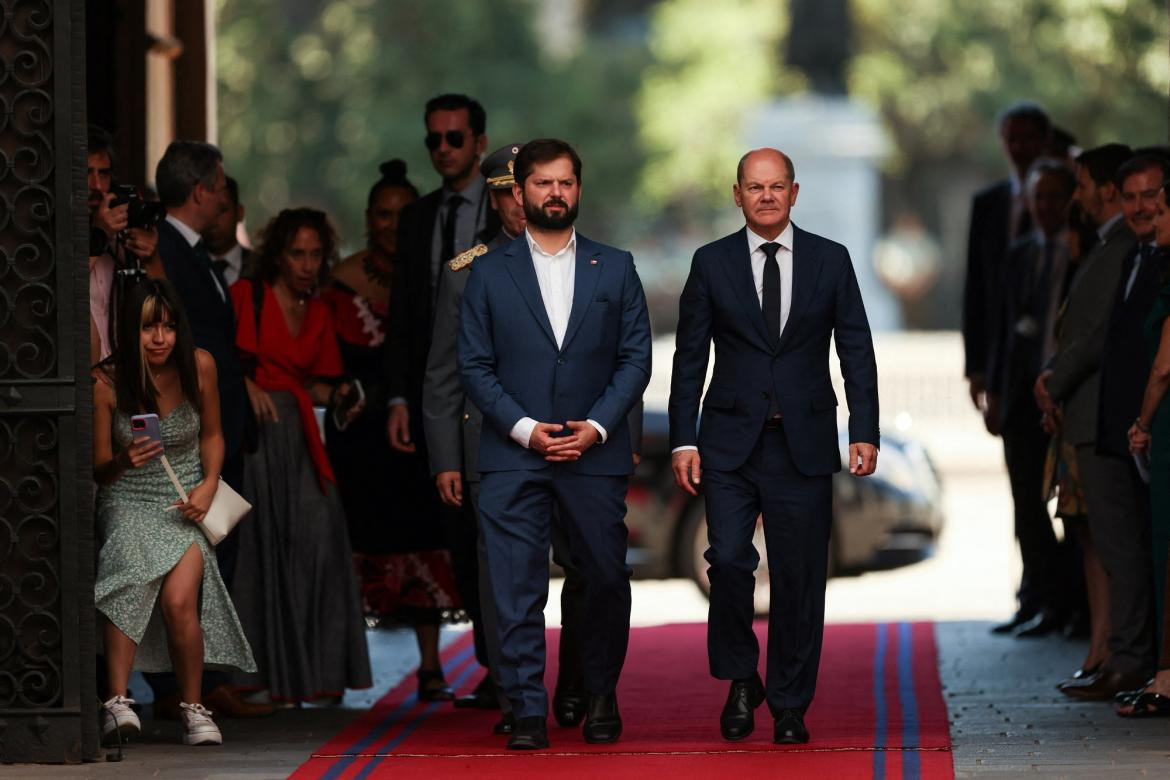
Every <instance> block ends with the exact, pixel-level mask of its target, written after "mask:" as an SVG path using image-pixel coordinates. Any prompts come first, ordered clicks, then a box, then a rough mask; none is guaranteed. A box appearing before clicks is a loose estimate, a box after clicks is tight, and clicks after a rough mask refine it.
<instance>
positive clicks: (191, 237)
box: [167, 214, 203, 246]
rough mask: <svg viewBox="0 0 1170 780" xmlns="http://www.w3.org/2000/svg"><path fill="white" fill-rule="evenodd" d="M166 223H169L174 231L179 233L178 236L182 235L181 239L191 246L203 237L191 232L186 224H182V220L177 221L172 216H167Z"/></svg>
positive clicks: (177, 219) (176, 218)
mask: <svg viewBox="0 0 1170 780" xmlns="http://www.w3.org/2000/svg"><path fill="white" fill-rule="evenodd" d="M167 222H170V223H171V225H172V226H174V228H175V230H177V231H179V234H180V235H182V236H183V238H185V239H186V240H187V243H188V244H190V245H191V246H195V245H196V244H198V243H199V242H200V241H202V240H203V237H202V236H200V235H199V233H197V232H196V231H194V230H192V229H191V228H190V227H189V226H188V225H187V223H185V222H183V220H181V219H179V218H178V217H176V216H175V215H174V214H167Z"/></svg>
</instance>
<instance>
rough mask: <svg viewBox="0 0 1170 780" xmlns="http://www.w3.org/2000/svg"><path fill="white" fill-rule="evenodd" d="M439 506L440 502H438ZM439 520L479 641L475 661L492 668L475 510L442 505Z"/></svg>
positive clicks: (458, 587)
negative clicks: (485, 621)
mask: <svg viewBox="0 0 1170 780" xmlns="http://www.w3.org/2000/svg"><path fill="white" fill-rule="evenodd" d="M436 503H437V502H436ZM438 506H439V509H438V513H439V517H440V519H441V521H442V525H443V540H444V541H445V542H446V546H447V551H448V552H449V553H450V555H451V570H452V573H453V574H454V575H455V589H456V590H457V591H459V601H460V603H462V605H463V609H464V611H466V612H467V616H468V617H469V618H470V619H471V635H472V638H473V639H474V641H475V660H476V661H478V662H479V665H480V666H482V667H484V668H485V669H488V668H490V667H491V658H490V655H489V653H488V648H487V638H486V637H485V635H484V626H483V615H482V614H481V611H480V607H481V599H480V593H479V582H480V573H479V542H478V541H477V540H478V539H479V532H478V529H477V526H478V520H477V519H476V514H475V510H473V509H472V508H471V507H469V506H467V505H466V504H464V505H463V506H461V507H450V506H447V505H446V504H439V505H438Z"/></svg>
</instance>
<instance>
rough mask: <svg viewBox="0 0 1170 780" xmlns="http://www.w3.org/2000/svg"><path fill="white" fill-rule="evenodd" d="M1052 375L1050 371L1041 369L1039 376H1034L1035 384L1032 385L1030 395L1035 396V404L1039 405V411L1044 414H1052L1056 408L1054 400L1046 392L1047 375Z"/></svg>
mask: <svg viewBox="0 0 1170 780" xmlns="http://www.w3.org/2000/svg"><path fill="white" fill-rule="evenodd" d="M1050 376H1052V372H1051V371H1043V372H1041V374H1040V376H1038V377H1036V384H1034V385H1032V395H1033V396H1035V398H1036V405H1037V406H1039V407H1040V411H1042V412H1044V413H1045V414H1052V413H1053V410H1054V409H1056V402H1055V401H1053V400H1052V394H1051V393H1049V392H1048V377H1050Z"/></svg>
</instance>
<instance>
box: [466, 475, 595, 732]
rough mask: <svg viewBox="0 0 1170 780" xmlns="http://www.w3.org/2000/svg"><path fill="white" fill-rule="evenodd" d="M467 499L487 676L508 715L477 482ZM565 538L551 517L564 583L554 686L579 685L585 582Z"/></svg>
mask: <svg viewBox="0 0 1170 780" xmlns="http://www.w3.org/2000/svg"><path fill="white" fill-rule="evenodd" d="M467 492H468V498H470V500H471V508H472V511H474V512H475V513H476V517H477V519H478V523H477V527H478V529H479V534H478V539H477V543H476V552H477V553H478V556H479V611H480V620H481V621H482V624H483V635H484V644H485V646H486V648H485V649H486V650H487V656H488V672H489V673H490V674H491V676H492V680H493V681H494V682H495V683H496V686H497V687H498V689H499V691H500V711H501V712H503V713H505V714H506V713H509V712H511V711H512V703H511V702H510V701H509V700H508V697H507V695H505V693H504V687H503V684H502V683H501V681H500V634H499V620H498V618H497V617H496V602H495V592H494V591H493V589H492V578H491V570H490V569H489V567H488V557H487V542H486V541H485V537H484V533H483V518H482V517H481V516H480V514H479V510H478V507H479V481H478V480H477V481H475V482H469V483H468V484H467ZM568 543H569V540H568V536H567V534H566V533H565V525H564V523H563V522H560V521H559V518H558V517H556V516H555V513H554V517H553V527H552V548H553V561H554V562H555V563H556V564H557V566H560V567H561V568H562V569H564V571H565V582H564V585H563V586H562V587H561V643H560V647H559V651H558V653H557V663H558V671H557V685H558V686H560V684H561V681H562V680H563V681H567V682H569V683H572V684H574V685H578V686H579V685H581V684H582V682H581V679H580V678H581V654H580V647H579V643H580V635H581V629H582V627H583V626H582V620H583V619H584V606H585V581H584V580H583V579H582V577H581V574H580V572H579V571H577V568H576V567H575V566H573V560H572V557H571V556H570V555H569V547H568Z"/></svg>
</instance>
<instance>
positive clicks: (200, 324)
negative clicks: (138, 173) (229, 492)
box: [158, 220, 250, 456]
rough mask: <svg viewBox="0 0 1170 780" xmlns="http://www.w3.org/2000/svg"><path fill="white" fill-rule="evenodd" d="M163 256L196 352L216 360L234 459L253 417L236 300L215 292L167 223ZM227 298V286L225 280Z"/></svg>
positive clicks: (162, 230) (161, 233) (226, 438)
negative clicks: (238, 342) (238, 340)
mask: <svg viewBox="0 0 1170 780" xmlns="http://www.w3.org/2000/svg"><path fill="white" fill-rule="evenodd" d="M158 254H159V257H160V258H162V263H163V270H164V271H165V272H166V275H167V280H168V281H170V283H171V284H173V285H174V286H175V289H176V290H178V292H179V297H180V298H181V299H182V301H183V308H184V309H185V310H186V312H187V319H188V320H189V321H190V322H191V332H192V336H193V337H194V339H195V346H197V347H199V348H201V349H205V350H207V351H208V352H210V353H211V356H212V357H213V358H215V370H216V374H217V376H218V379H219V381H218V383H217V384H218V385H219V408H220V424H221V425H222V427H223V443H224V452H225V454H226V455H228V456H231V455H234V454H236V453H237V452H239V451H240V448H241V447H242V446H243V441H244V428H245V425H246V422H245V421H246V419H247V416H248V413H249V411H250V410H249V409H248V394H247V391H246V390H245V388H244V367H243V364H242V363H241V362H240V353H239V351H238V350H237V349H236V315H235V310H234V309H232V299H231V297H230V296H229V297H228V298H227V300H226V301H225V300H224V299H223V298H221V297H220V295H219V291H218V290H216V289H215V282H213V281H212V279H211V276H210V275H209V274H208V273H207V270H206V269H205V268H203V267H201V264H200V263H199V261H198V259H197V258H196V256H195V250H194V249H192V247H191V245H190V244H188V243H187V239H185V238H183V236H182V234H181V233H179V231H178V230H176V229H175V228H174V226H173V225H171V224H170V223H169V222H167V221H165V220H164V221H163V223H162V224H161V225H159V226H158ZM220 283H221V284H223V289H224V292H225V293H226V292H227V284H224V283H223V277H220Z"/></svg>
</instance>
